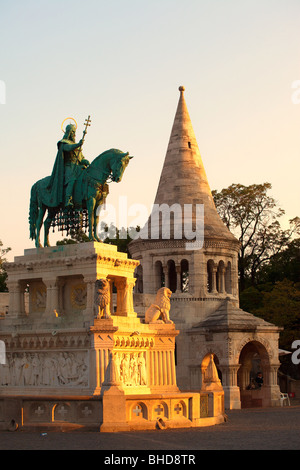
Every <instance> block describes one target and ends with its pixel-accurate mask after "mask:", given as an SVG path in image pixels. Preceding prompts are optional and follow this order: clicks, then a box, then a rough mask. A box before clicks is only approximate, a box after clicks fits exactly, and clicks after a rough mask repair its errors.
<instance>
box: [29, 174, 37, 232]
mask: <svg viewBox="0 0 300 470" xmlns="http://www.w3.org/2000/svg"><path fill="white" fill-rule="evenodd" d="M37 216H38V198H37V183H35V184H34V185H33V186H32V188H31V193H30V205H29V230H30V238H31V240H34V239H35V238H36V219H37Z"/></svg>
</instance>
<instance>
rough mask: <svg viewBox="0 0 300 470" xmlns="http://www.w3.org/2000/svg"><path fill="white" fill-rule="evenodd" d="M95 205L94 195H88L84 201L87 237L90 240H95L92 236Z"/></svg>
mask: <svg viewBox="0 0 300 470" xmlns="http://www.w3.org/2000/svg"><path fill="white" fill-rule="evenodd" d="M95 205H96V200H95V198H94V197H91V196H90V197H89V198H88V200H87V201H86V207H87V210H88V214H89V239H90V240H92V241H96V238H95V236H94V218H95V217H94V209H95Z"/></svg>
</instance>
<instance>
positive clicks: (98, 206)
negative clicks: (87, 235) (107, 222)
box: [94, 202, 101, 242]
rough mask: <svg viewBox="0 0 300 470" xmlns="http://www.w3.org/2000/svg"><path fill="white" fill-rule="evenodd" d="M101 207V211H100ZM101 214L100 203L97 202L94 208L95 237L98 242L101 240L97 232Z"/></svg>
mask: <svg viewBox="0 0 300 470" xmlns="http://www.w3.org/2000/svg"><path fill="white" fill-rule="evenodd" d="M98 208H99V211H98ZM99 215H100V204H99V203H98V202H97V203H96V204H95V208H94V237H95V239H96V240H97V242H101V240H100V238H99V237H98V234H97V228H98V223H99Z"/></svg>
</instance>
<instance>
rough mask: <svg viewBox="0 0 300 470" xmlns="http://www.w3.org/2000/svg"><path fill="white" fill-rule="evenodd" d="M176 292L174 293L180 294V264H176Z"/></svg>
mask: <svg viewBox="0 0 300 470" xmlns="http://www.w3.org/2000/svg"><path fill="white" fill-rule="evenodd" d="M175 269H176V292H175V294H180V292H181V266H180V265H179V266H176V267H175Z"/></svg>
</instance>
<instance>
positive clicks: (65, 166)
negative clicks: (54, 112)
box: [48, 124, 90, 207]
mask: <svg viewBox="0 0 300 470" xmlns="http://www.w3.org/2000/svg"><path fill="white" fill-rule="evenodd" d="M75 132H76V127H75V126H74V125H73V124H68V125H67V127H66V130H65V135H64V136H63V138H62V140H60V141H59V142H58V143H57V148H58V152H57V155H56V160H55V163H54V167H53V170H52V174H51V178H50V182H49V184H48V189H49V190H50V201H51V207H59V206H61V205H62V204H64V206H65V207H72V206H73V188H74V184H75V181H76V179H77V178H78V176H79V174H80V171H81V169H82V168H86V167H87V166H88V165H89V164H90V163H89V161H88V160H86V159H85V158H84V156H83V155H82V152H81V150H80V147H81V146H82V144H83V140H80V141H79V142H78V144H76V143H75ZM77 149H78V150H77Z"/></svg>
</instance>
